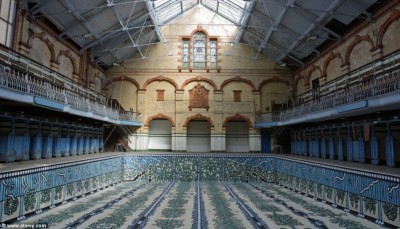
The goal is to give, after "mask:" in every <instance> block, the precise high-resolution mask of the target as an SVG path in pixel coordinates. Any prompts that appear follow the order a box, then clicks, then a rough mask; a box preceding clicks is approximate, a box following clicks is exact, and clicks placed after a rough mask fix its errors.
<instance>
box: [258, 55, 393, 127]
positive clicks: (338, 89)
mask: <svg viewBox="0 0 400 229" xmlns="http://www.w3.org/2000/svg"><path fill="white" fill-rule="evenodd" d="M391 58H393V59H394V57H391ZM357 76H358V77H357V78H356V79H354V78H353V79H352V80H351V81H350V80H348V79H347V80H346V79H345V78H344V77H341V78H340V79H338V80H336V81H333V82H329V84H327V85H324V86H322V87H321V91H322V93H320V94H319V95H318V96H316V97H315V98H312V93H313V91H312V90H311V91H309V92H307V93H304V94H303V95H300V96H298V97H297V98H296V100H295V101H294V102H293V104H294V105H293V106H292V107H290V108H289V109H286V110H282V111H277V112H269V113H263V114H261V115H258V116H256V122H278V121H287V120H290V119H293V118H298V117H301V116H304V115H306V114H310V113H313V112H320V111H324V110H327V109H331V108H335V107H338V106H343V105H346V104H351V103H355V102H358V101H363V100H367V99H371V98H373V97H379V96H385V95H391V94H393V93H399V92H400V65H396V64H394V61H393V64H389V66H387V65H386V67H382V68H381V69H380V70H379V71H377V70H376V69H374V68H373V71H372V72H367V73H366V74H365V75H357Z"/></svg>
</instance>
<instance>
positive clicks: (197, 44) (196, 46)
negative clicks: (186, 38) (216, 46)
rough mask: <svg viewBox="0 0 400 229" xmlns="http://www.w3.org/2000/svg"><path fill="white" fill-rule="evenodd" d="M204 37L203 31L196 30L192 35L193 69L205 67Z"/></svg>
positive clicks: (205, 37)
mask: <svg viewBox="0 0 400 229" xmlns="http://www.w3.org/2000/svg"><path fill="white" fill-rule="evenodd" d="M206 39H207V36H206V34H205V33H203V32H197V33H195V34H194V35H193V39H192V42H193V69H205V68H206Z"/></svg>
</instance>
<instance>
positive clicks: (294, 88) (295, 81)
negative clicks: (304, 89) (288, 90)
mask: <svg viewBox="0 0 400 229" xmlns="http://www.w3.org/2000/svg"><path fill="white" fill-rule="evenodd" d="M301 79H303V80H304V84H307V80H306V78H305V77H304V75H302V74H299V75H298V76H297V77H295V80H294V84H293V90H294V91H297V84H298V83H299V81H300V80H301Z"/></svg>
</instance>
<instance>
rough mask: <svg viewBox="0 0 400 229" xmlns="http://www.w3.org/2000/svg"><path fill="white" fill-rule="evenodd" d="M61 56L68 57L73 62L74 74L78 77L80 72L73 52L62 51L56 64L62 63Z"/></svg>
mask: <svg viewBox="0 0 400 229" xmlns="http://www.w3.org/2000/svg"><path fill="white" fill-rule="evenodd" d="M61 56H66V57H67V58H68V59H69V60H70V61H71V64H72V73H73V74H76V75H77V74H78V70H77V69H76V63H75V58H74V57H73V56H72V54H71V51H70V50H61V51H60V52H59V53H58V55H57V59H56V63H57V64H59V63H60V57H61Z"/></svg>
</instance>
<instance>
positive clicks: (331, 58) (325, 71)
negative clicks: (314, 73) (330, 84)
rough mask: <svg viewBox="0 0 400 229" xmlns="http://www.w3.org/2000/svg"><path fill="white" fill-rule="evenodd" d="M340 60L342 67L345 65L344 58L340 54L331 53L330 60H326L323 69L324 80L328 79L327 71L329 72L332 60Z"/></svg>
mask: <svg viewBox="0 0 400 229" xmlns="http://www.w3.org/2000/svg"><path fill="white" fill-rule="evenodd" d="M336 58H338V59H340V62H341V65H343V58H342V55H340V53H334V52H330V53H329V56H328V58H326V60H325V62H324V67H323V69H322V77H323V78H325V79H326V78H327V76H328V75H327V70H328V66H329V64H330V63H331V61H332V60H334V59H336Z"/></svg>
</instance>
